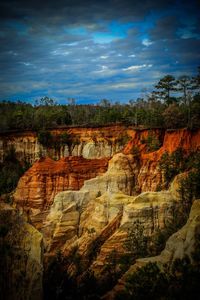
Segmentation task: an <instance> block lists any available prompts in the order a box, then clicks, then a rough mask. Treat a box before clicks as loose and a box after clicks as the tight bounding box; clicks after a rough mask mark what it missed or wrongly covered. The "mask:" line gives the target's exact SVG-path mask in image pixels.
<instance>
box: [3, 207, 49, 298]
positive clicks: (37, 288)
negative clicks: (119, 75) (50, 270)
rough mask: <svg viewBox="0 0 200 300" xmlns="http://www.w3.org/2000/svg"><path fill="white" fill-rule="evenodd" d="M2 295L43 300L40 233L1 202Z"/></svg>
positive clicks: (4, 296)
mask: <svg viewBox="0 0 200 300" xmlns="http://www.w3.org/2000/svg"><path fill="white" fill-rule="evenodd" d="M0 251H1V259H0V265H1V275H0V285H1V296H2V298H1V299H8V300H17V299H22V300H40V299H41V300H42V276H43V244H42V234H41V233H40V232H38V231H37V230H36V229H35V228H34V227H33V226H31V225H30V224H28V223H26V222H25V221H24V219H23V217H22V216H20V215H19V213H18V212H17V211H16V210H15V209H13V208H11V207H10V206H9V205H7V204H3V203H0Z"/></svg>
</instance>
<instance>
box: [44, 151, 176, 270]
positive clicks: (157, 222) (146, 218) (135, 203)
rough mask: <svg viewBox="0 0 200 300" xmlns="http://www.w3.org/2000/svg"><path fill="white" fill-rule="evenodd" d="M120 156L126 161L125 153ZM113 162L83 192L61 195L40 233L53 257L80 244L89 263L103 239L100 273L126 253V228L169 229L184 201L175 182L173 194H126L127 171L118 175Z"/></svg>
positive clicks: (97, 267)
mask: <svg viewBox="0 0 200 300" xmlns="http://www.w3.org/2000/svg"><path fill="white" fill-rule="evenodd" d="M118 156H121V159H122V157H125V158H127V157H126V156H125V155H123V154H118ZM111 162H112V161H110V163H109V168H108V171H107V172H106V173H105V174H104V175H102V176H99V177H97V178H95V179H90V180H88V181H86V182H85V184H84V186H83V187H82V188H81V190H80V191H64V192H61V193H58V194H57V195H56V197H55V199H54V203H53V205H52V207H51V209H50V213H49V214H48V215H47V217H46V221H45V222H44V224H43V226H42V229H41V230H42V233H43V236H44V240H45V247H46V251H47V252H48V253H53V252H54V251H56V249H62V251H63V252H64V253H68V251H69V250H70V249H71V248H73V247H76V246H78V249H79V250H78V251H79V254H81V255H82V257H84V261H87V259H88V256H89V255H90V252H91V247H92V244H93V243H95V242H97V241H98V245H99V251H98V252H99V255H98V257H97V259H96V261H95V263H94V264H93V266H92V268H93V271H95V272H97V273H98V272H99V270H100V269H101V268H102V267H103V266H104V263H105V260H106V257H107V256H108V255H109V253H110V252H111V251H112V250H113V249H117V251H118V252H119V253H121V254H122V253H124V252H125V249H124V246H123V245H124V240H125V239H126V236H127V228H129V227H131V226H132V224H133V223H134V222H135V221H137V220H140V222H141V224H142V225H144V229H145V232H146V233H147V234H148V235H151V234H153V233H155V231H156V230H157V229H158V228H159V229H162V228H164V227H165V221H166V220H169V219H170V218H171V217H172V213H173V208H174V205H176V203H177V201H179V198H178V197H177V192H176V188H175V187H176V184H175V183H173V184H172V186H171V188H170V190H169V191H162V192H148V193H147V192H144V193H142V194H140V195H139V196H129V195H125V194H124V193H123V192H122V189H123V188H124V189H125V190H126V188H127V185H126V182H124V185H122V182H123V181H122V180H121V178H123V177H121V176H122V172H123V171H122V170H123V169H120V172H119V173H118V174H117V173H115V176H113V173H112V170H113V169H112V166H113V165H112V163H111ZM124 172H127V170H126V169H125V170H124ZM117 175H118V177H117ZM118 179H120V181H119V182H120V183H121V185H120V184H119V182H118V181H117V180H118ZM175 182H176V180H175Z"/></svg>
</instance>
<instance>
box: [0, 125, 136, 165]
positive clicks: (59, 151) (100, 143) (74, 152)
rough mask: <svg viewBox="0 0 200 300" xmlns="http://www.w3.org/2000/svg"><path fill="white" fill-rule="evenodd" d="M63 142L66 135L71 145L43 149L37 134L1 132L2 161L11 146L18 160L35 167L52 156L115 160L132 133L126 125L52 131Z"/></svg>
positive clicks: (57, 144) (56, 158)
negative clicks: (37, 163) (37, 161)
mask: <svg viewBox="0 0 200 300" xmlns="http://www.w3.org/2000/svg"><path fill="white" fill-rule="evenodd" d="M49 131H50V132H51V134H52V135H54V136H55V137H56V138H58V139H59V137H60V136H61V135H63V134H66V135H67V136H69V137H70V139H71V143H70V145H69V144H68V143H67V142H66V144H62V145H59V143H56V144H55V145H53V144H49V145H48V146H43V145H41V144H40V143H39V141H38V136H37V133H36V132H31V131H25V132H15V133H4V134H3V133H1V135H0V161H3V158H4V156H5V155H6V154H7V153H8V150H9V149H10V148H11V147H14V149H15V150H16V154H17V158H18V159H19V160H20V161H22V162H23V161H26V162H29V163H30V164H33V163H34V162H35V161H36V160H38V159H39V158H40V157H42V156H43V157H46V156H49V157H51V158H52V159H54V160H59V159H61V158H63V157H66V156H83V157H84V158H88V159H92V158H104V157H112V156H113V155H114V154H115V153H117V152H119V151H120V150H122V148H123V147H124V145H125V143H126V142H127V140H128V139H129V137H130V134H131V133H130V130H129V128H127V127H125V126H118V125H113V126H110V127H109V126H104V127H101V128H98V127H97V128H90V127H87V128H84V127H83V128H78V127H77V128H76V127H68V128H66V129H55V130H49Z"/></svg>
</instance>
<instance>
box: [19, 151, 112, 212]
mask: <svg viewBox="0 0 200 300" xmlns="http://www.w3.org/2000/svg"><path fill="white" fill-rule="evenodd" d="M107 164H108V159H106V158H104V159H84V158H83V157H66V158H63V159H61V160H59V161H54V160H52V159H50V158H42V159H40V160H39V161H37V162H36V163H35V164H34V165H33V166H32V167H31V168H30V169H29V170H28V171H27V172H26V173H25V174H24V175H23V176H22V177H21V178H20V180H19V183H18V186H17V189H16V191H15V193H14V200H15V202H16V203H18V204H19V205H20V206H23V207H27V208H28V207H29V208H31V209H38V210H39V211H42V210H46V209H47V208H48V207H49V206H50V205H51V204H52V202H53V199H54V197H55V195H56V194H57V193H58V192H61V191H64V190H79V189H80V188H81V187H82V186H83V183H84V181H85V180H87V179H90V178H92V177H96V176H97V175H99V174H102V173H104V172H105V171H106V169H107Z"/></svg>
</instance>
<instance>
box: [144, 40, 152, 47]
mask: <svg viewBox="0 0 200 300" xmlns="http://www.w3.org/2000/svg"><path fill="white" fill-rule="evenodd" d="M152 44H153V42H151V41H150V40H149V39H144V40H143V41H142V45H144V46H146V47H148V46H150V45H152Z"/></svg>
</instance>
